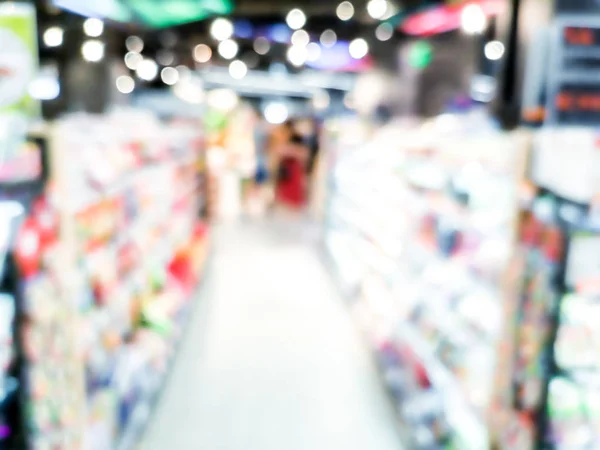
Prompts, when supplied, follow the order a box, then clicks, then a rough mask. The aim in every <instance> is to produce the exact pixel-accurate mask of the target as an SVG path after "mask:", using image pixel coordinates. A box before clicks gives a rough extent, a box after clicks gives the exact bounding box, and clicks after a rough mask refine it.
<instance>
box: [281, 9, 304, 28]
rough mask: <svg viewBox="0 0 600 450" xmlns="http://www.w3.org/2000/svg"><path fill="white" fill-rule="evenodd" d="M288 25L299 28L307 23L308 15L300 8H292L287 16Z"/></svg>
mask: <svg viewBox="0 0 600 450" xmlns="http://www.w3.org/2000/svg"><path fill="white" fill-rule="evenodd" d="M285 21H286V23H287V24H288V27H290V28H291V29H292V30H299V29H300V28H302V27H303V26H304V25H305V24H306V15H305V14H304V13H303V12H302V10H300V9H298V8H294V9H292V10H291V11H290V12H289V13H288V15H287V16H286V18H285Z"/></svg>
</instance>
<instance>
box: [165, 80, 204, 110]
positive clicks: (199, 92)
mask: <svg viewBox="0 0 600 450" xmlns="http://www.w3.org/2000/svg"><path fill="white" fill-rule="evenodd" d="M173 93H174V94H175V95H176V96H177V97H179V98H180V99H181V100H184V101H186V102H188V103H192V104H200V103H202V102H204V99H205V97H206V93H205V92H204V84H203V83H202V81H201V80H198V79H192V78H190V79H188V80H186V81H180V82H179V83H177V84H176V85H175V86H174V87H173Z"/></svg>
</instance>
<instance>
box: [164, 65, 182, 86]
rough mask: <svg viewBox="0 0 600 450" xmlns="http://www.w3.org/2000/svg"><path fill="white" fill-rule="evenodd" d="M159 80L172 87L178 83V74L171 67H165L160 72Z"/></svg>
mask: <svg viewBox="0 0 600 450" xmlns="http://www.w3.org/2000/svg"><path fill="white" fill-rule="evenodd" d="M160 79H161V80H162V81H163V83H165V84H166V85H168V86H173V85H174V84H177V82H178V81H179V72H177V69H174V68H173V67H165V68H164V69H163V70H161V71H160Z"/></svg>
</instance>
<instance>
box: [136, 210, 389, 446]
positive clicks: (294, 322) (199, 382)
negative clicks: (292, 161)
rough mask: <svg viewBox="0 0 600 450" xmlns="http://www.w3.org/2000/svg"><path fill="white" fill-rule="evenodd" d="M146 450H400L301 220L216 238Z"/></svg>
mask: <svg viewBox="0 0 600 450" xmlns="http://www.w3.org/2000/svg"><path fill="white" fill-rule="evenodd" d="M214 234H215V235H214V236H213V238H214V246H213V257H212V259H211V262H210V268H209V270H208V275H207V279H206V281H205V285H204V288H203V289H202V292H201V294H200V296H199V298H198V299H197V301H198V302H199V303H198V305H197V306H196V308H195V311H194V314H193V317H192V318H191V321H190V323H189V327H190V328H189V330H188V333H187V335H186V337H185V340H184V342H183V343H182V347H181V349H180V352H179V354H178V356H177V359H176V364H175V366H174V367H173V368H172V373H171V376H170V378H169V381H168V385H167V386H166V388H165V390H164V392H163V394H162V396H161V399H160V401H159V404H158V409H157V411H156V413H155V414H154V417H153V420H152V422H151V424H150V426H149V428H148V430H147V433H146V436H145V439H144V441H143V442H142V444H141V449H143V450H166V449H169V450H399V449H401V444H400V440H399V436H398V434H397V431H396V426H395V416H394V412H393V411H392V407H391V404H390V402H389V399H388V397H387V395H386V394H385V392H384V390H383V387H382V385H381V383H380V381H379V379H378V377H377V373H376V370H375V367H374V364H373V361H372V359H371V357H370V356H369V354H368V351H367V349H366V347H365V345H364V343H363V341H362V339H361V338H360V336H359V334H358V331H357V329H356V328H355V326H354V324H353V323H352V319H351V317H350V315H349V314H348V312H347V309H346V307H345V305H344V304H343V303H342V301H341V299H340V298H339V295H338V292H337V290H336V289H335V287H334V285H333V284H332V282H331V280H330V277H329V274H328V273H327V271H326V270H325V268H324V266H323V264H322V260H321V257H320V255H319V252H318V251H317V248H318V247H317V236H318V230H317V229H316V228H314V227H311V226H308V225H306V224H304V223H301V222H300V221H290V220H289V219H288V220H282V219H279V220H271V221H269V222H256V221H254V222H253V221H249V222H246V223H243V224H237V225H221V226H220V227H219V228H218V229H217V230H215V233H214Z"/></svg>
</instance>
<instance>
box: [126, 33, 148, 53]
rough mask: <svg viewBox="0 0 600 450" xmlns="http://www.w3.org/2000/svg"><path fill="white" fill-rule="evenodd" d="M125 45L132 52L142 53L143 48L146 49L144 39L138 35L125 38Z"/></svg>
mask: <svg viewBox="0 0 600 450" xmlns="http://www.w3.org/2000/svg"><path fill="white" fill-rule="evenodd" d="M125 47H127V50H129V51H130V52H136V53H142V50H144V41H142V38H140V37H138V36H129V37H128V38H127V39H126V40H125Z"/></svg>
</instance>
